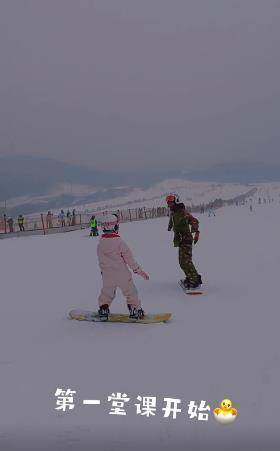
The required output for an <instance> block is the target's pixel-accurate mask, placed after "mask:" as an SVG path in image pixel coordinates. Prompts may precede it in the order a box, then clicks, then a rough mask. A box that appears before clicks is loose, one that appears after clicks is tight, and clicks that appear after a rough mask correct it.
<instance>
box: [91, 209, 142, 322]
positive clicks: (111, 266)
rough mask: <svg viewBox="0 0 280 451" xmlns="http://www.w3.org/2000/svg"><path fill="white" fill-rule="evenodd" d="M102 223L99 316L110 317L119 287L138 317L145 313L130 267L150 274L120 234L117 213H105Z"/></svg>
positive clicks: (132, 314)
mask: <svg viewBox="0 0 280 451" xmlns="http://www.w3.org/2000/svg"><path fill="white" fill-rule="evenodd" d="M100 222H101V227H102V229H103V232H104V233H103V235H102V236H101V238H100V241H99V243H98V246H97V256H98V262H99V266H100V269H101V274H102V279H103V287H102V290H101V293H100V296H99V298H98V304H99V307H100V308H99V315H100V317H102V316H103V317H104V318H105V319H108V314H109V313H110V311H109V307H110V305H111V303H112V301H113V299H114V297H115V295H116V289H117V288H120V289H121V291H122V293H123V295H124V296H125V297H126V302H127V306H128V309H129V311H130V316H131V317H132V318H138V319H139V318H141V317H143V316H144V312H143V310H142V308H141V302H140V300H139V297H138V293H137V289H136V287H135V285H134V283H133V279H132V274H131V272H130V271H129V269H128V266H129V267H130V268H131V269H132V271H133V272H134V273H136V274H139V275H140V276H142V277H143V278H144V279H146V280H148V279H149V276H148V275H147V274H146V273H145V272H144V271H143V270H142V268H141V267H140V265H139V264H138V263H137V262H136V260H135V259H134V257H133V255H132V252H131V250H130V249H129V247H128V245H127V244H126V243H125V241H124V240H123V239H122V238H121V237H120V236H119V234H118V228H119V226H118V218H117V216H116V215H113V214H110V215H106V217H103V218H102V219H101V221H100Z"/></svg>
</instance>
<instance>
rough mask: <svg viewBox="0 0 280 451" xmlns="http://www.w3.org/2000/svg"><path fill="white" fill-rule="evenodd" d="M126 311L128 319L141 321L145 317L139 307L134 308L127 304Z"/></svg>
mask: <svg viewBox="0 0 280 451" xmlns="http://www.w3.org/2000/svg"><path fill="white" fill-rule="evenodd" d="M128 310H129V318H130V319H136V320H137V319H143V318H144V316H145V313H144V310H143V309H142V308H141V307H139V308H136V307H133V306H132V305H130V304H128Z"/></svg>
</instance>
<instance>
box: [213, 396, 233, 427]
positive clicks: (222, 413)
mask: <svg viewBox="0 0 280 451" xmlns="http://www.w3.org/2000/svg"><path fill="white" fill-rule="evenodd" d="M213 413H214V417H215V418H216V420H217V421H218V422H219V423H222V424H229V423H232V422H233V421H234V420H235V419H236V417H237V410H236V409H235V408H234V407H232V402H231V400H230V399H223V401H222V402H221V404H220V407H217V408H216V409H214V411H213Z"/></svg>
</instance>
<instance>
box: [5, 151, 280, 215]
mask: <svg viewBox="0 0 280 451" xmlns="http://www.w3.org/2000/svg"><path fill="white" fill-rule="evenodd" d="M136 169H137V168H136ZM165 180H167V181H168V180H169V181H170V180H181V181H182V182H183V184H184V183H185V182H187V181H190V182H201V184H203V183H206V185H207V184H208V183H209V187H208V188H207V189H209V190H210V191H211V189H212V188H211V183H215V184H217V183H222V184H223V183H232V184H242V185H243V188H242V190H243V191H244V190H245V188H244V187H245V185H249V184H252V183H260V182H270V181H271V182H272V181H280V167H279V166H272V165H267V164H261V163H250V162H246V161H243V162H234V163H224V164H220V165H217V166H213V167H211V168H209V169H205V170H199V171H187V170H180V171H174V170H170V171H164V172H155V171H149V170H147V171H144V172H142V173H137V171H136V172H135V173H132V172H128V173H125V174H118V173H117V174H115V173H114V174H112V173H108V172H102V171H98V170H96V169H94V168H92V167H86V166H76V165H71V164H67V163H63V162H61V161H56V160H54V159H51V158H42V157H32V156H17V157H16V156H13V157H10V156H6V157H0V214H1V213H3V209H5V211H6V212H7V213H8V214H18V213H19V212H24V213H25V214H29V213H33V212H38V211H46V210H48V209H58V208H61V207H64V206H65V205H67V206H69V207H70V206H79V205H87V204H93V203H99V204H100V203H101V202H105V201H111V200H113V203H115V201H114V199H116V201H117V200H120V199H122V198H123V199H124V200H123V201H124V202H125V199H127V200H128V202H129V203H131V202H133V199H140V198H143V199H147V200H148V199H151V197H149V196H150V194H148V193H149V188H151V192H152V193H153V189H154V187H156V185H159V184H161V182H164V181H165ZM163 186H165V184H164V183H163ZM175 186H176V184H175ZM155 189H156V190H157V188H155ZM215 189H216V188H215ZM215 189H214V190H213V193H214V192H215ZM191 191H192V189H191ZM139 196H140V197H139ZM147 196H148V197H147ZM151 196H152V197H153V194H151ZM5 207H6V208H5Z"/></svg>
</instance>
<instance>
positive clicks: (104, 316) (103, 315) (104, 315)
mask: <svg viewBox="0 0 280 451" xmlns="http://www.w3.org/2000/svg"><path fill="white" fill-rule="evenodd" d="M109 314H110V310H109V305H108V304H103V305H101V306H100V308H99V310H98V315H99V318H100V321H108V318H109Z"/></svg>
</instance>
